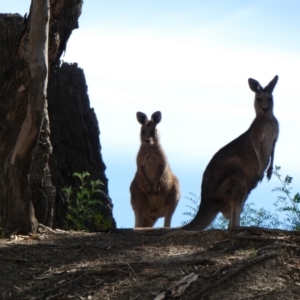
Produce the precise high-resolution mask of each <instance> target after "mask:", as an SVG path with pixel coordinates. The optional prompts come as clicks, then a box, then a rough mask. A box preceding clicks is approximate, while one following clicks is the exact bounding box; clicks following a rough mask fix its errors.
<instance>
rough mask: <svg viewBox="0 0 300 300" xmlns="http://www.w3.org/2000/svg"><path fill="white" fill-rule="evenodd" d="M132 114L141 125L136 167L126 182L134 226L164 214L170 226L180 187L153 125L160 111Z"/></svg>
mask: <svg viewBox="0 0 300 300" xmlns="http://www.w3.org/2000/svg"><path fill="white" fill-rule="evenodd" d="M136 117H137V120H138V122H139V123H140V124H141V125H142V127H141V133H140V138H141V146H140V149H139V152H138V155H137V160H136V162H137V171H136V174H135V176H134V179H133V181H132V183H131V185H130V193H131V205H132V208H133V210H134V214H135V227H153V226H154V224H155V222H156V221H157V219H158V218H161V217H164V218H165V220H164V227H170V226H171V219H172V215H173V213H174V211H175V208H176V206H177V203H178V201H179V198H180V189H179V182H178V179H177V177H176V176H175V175H174V174H173V173H172V171H171V168H170V166H169V164H168V162H167V157H166V155H165V153H164V151H163V149H162V147H161V145H160V143H159V137H158V132H157V129H156V125H157V124H158V123H159V122H160V121H161V112H160V111H157V112H155V113H153V114H152V116H151V120H148V118H147V116H146V115H145V114H144V113H142V112H137V114H136Z"/></svg>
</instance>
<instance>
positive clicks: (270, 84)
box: [264, 75, 278, 93]
mask: <svg viewBox="0 0 300 300" xmlns="http://www.w3.org/2000/svg"><path fill="white" fill-rule="evenodd" d="M277 81H278V76H277V75H276V76H275V77H274V78H273V79H272V80H271V81H270V83H269V84H268V85H267V86H266V87H265V88H264V90H265V91H267V92H269V93H272V92H273V90H274V88H275V85H276V83H277Z"/></svg>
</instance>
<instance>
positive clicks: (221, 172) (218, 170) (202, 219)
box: [182, 76, 279, 230]
mask: <svg viewBox="0 0 300 300" xmlns="http://www.w3.org/2000/svg"><path fill="white" fill-rule="evenodd" d="M277 80H278V76H275V77H274V79H273V80H272V81H271V82H270V83H269V84H268V85H267V86H266V87H265V88H262V87H261V85H260V84H259V82H258V81H256V80H254V79H251V78H250V79H249V80H248V81H249V86H250V89H251V90H252V91H253V92H254V93H255V100H254V107H255V112H256V118H255V119H254V121H253V122H252V124H251V126H250V128H249V129H248V130H247V131H246V132H244V133H243V134H242V135H240V136H239V137H238V138H236V139H235V140H233V141H232V142H230V143H229V144H227V145H226V146H224V147H223V148H221V149H220V150H219V151H218V152H217V153H216V154H215V155H214V156H213V158H212V159H211V161H210V162H209V164H208V166H207V167H206V169H205V171H204V174H203V180H202V186H201V204H200V207H199V211H198V213H197V214H196V216H195V218H194V219H193V220H192V222H191V223H189V224H187V225H186V226H183V227H182V229H183V230H202V229H205V228H206V227H207V226H209V225H210V224H211V223H212V221H213V220H214V218H215V217H216V215H217V214H218V213H219V212H222V214H223V215H224V217H225V218H227V219H230V222H229V226H228V228H233V227H236V226H239V225H240V214H241V212H242V210H243V206H244V203H245V201H246V199H247V197H248V195H249V193H250V192H251V190H253V189H254V188H255V187H256V185H257V183H258V182H259V181H261V180H262V179H263V177H264V171H265V170H266V168H267V167H268V166H269V167H268V170H267V175H266V176H267V178H268V179H269V180H270V178H271V176H272V171H273V160H274V150H275V144H276V141H277V138H278V133H279V125H278V121H277V119H276V118H275V116H274V114H273V96H272V92H273V90H274V87H275V85H276V83H277Z"/></svg>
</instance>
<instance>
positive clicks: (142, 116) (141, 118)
mask: <svg viewBox="0 0 300 300" xmlns="http://www.w3.org/2000/svg"><path fill="white" fill-rule="evenodd" d="M136 118H137V120H138V122H139V123H140V124H142V125H144V124H145V123H146V122H147V121H148V117H147V115H146V114H144V113H142V112H140V111H138V112H137V113H136Z"/></svg>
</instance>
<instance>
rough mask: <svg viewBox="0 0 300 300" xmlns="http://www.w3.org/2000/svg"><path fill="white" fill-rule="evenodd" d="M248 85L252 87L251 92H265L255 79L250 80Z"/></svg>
mask: <svg viewBox="0 0 300 300" xmlns="http://www.w3.org/2000/svg"><path fill="white" fill-rule="evenodd" d="M248 83H249V87H250V89H251V91H252V92H254V93H257V92H259V91H262V90H263V88H262V87H261V85H260V84H259V82H258V81H257V80H255V79H252V78H249V79H248Z"/></svg>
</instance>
